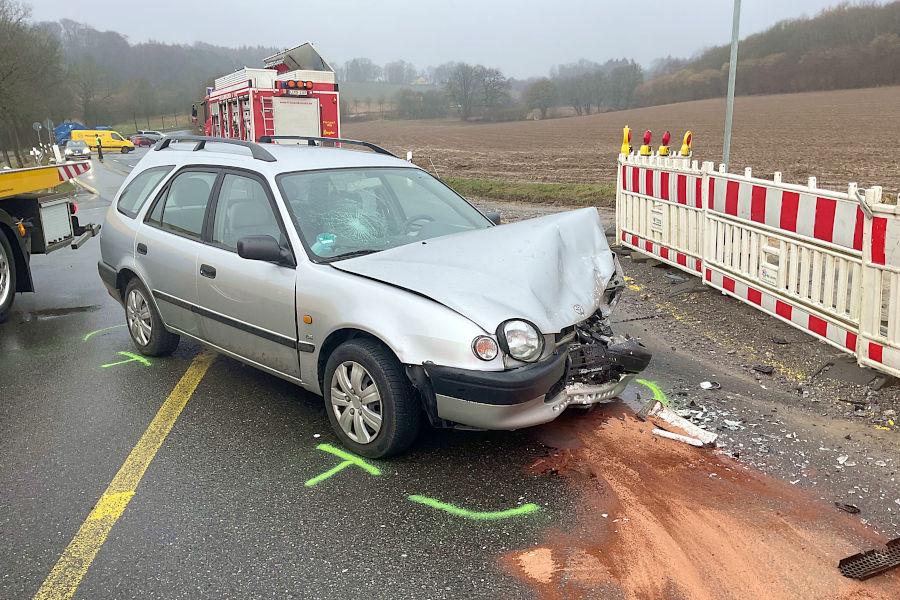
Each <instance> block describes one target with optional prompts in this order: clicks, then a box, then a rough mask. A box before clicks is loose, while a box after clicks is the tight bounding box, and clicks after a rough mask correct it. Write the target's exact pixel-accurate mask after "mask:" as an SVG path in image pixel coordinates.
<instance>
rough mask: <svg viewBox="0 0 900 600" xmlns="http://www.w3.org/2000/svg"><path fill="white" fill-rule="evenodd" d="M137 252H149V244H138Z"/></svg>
mask: <svg viewBox="0 0 900 600" xmlns="http://www.w3.org/2000/svg"><path fill="white" fill-rule="evenodd" d="M137 253H138V254H147V244H138V245H137Z"/></svg>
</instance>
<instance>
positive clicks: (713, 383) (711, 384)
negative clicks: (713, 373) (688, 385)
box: [700, 381, 722, 390]
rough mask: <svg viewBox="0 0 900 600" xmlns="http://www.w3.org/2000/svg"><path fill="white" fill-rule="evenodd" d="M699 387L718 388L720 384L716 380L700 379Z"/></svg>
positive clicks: (705, 388) (720, 386)
mask: <svg viewBox="0 0 900 600" xmlns="http://www.w3.org/2000/svg"><path fill="white" fill-rule="evenodd" d="M700 388H701V389H704V390H718V389H721V388H722V385H721V384H720V383H719V382H718V381H701V382H700Z"/></svg>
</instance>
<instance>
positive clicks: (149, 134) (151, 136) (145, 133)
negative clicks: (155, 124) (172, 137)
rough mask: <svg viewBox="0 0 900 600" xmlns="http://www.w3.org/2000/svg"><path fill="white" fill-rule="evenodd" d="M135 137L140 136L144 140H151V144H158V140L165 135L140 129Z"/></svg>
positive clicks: (151, 130)
mask: <svg viewBox="0 0 900 600" xmlns="http://www.w3.org/2000/svg"><path fill="white" fill-rule="evenodd" d="M137 135H141V136H144V137H146V138H149V139H151V140H153V143H156V142H158V141H159V140H161V139H162V138H164V137H165V136H166V134H164V133H160V132H159V131H154V130H153V129H140V130H138V132H137Z"/></svg>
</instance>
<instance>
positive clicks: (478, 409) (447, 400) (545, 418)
mask: <svg viewBox="0 0 900 600" xmlns="http://www.w3.org/2000/svg"><path fill="white" fill-rule="evenodd" d="M634 377H635V376H634V375H622V376H621V378H620V379H619V380H618V381H610V382H607V383H604V384H602V385H598V386H583V385H581V384H573V385H570V386H566V387H565V388H564V389H563V390H562V391H560V392H558V393H557V394H556V395H554V396H553V397H552V398H548V397H547V396H546V395H543V396H538V397H537V398H533V399H531V400H527V401H525V402H521V403H518V404H485V403H483V402H477V401H472V400H463V399H462V398H454V397H452V396H444V395H441V394H437V395H436V396H435V401H436V403H437V411H438V416H440V417H441V418H442V419H446V420H447V421H453V422H454V423H459V424H461V425H466V426H468V427H474V428H477V429H522V428H523V427H532V426H534V425H541V424H542V423H549V422H550V421H552V420H553V419H555V418H557V417H558V416H559V415H561V414H562V412H563V411H564V410H565V409H566V408H567V407H568V406H569V405H574V404H577V405H582V406H589V405H591V404H599V403H603V402H609V401H611V400H613V399H614V398H616V397H617V396H618V395H619V394H621V393H622V391H623V390H624V389H625V388H626V387H627V386H628V383H629V382H630V381H631V380H632V379H633V378H634Z"/></svg>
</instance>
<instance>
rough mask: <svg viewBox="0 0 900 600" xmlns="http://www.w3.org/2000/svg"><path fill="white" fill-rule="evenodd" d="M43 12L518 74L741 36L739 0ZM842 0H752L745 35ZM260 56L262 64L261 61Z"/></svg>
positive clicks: (236, 5)
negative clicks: (736, 25)
mask: <svg viewBox="0 0 900 600" xmlns="http://www.w3.org/2000/svg"><path fill="white" fill-rule="evenodd" d="M26 2H28V3H30V4H31V5H32V7H33V15H34V18H35V19H36V20H42V21H43V20H58V19H61V18H69V19H74V20H76V21H81V22H83V23H87V24H89V25H92V26H93V27H95V28H97V29H101V30H103V29H111V30H114V31H118V32H120V33H123V34H125V35H126V36H128V38H129V40H131V41H132V42H140V41H145V40H148V39H156V40H159V41H164V42H176V43H191V42H194V41H204V42H208V43H211V44H218V45H223V46H239V45H243V44H249V45H258V44H263V45H269V46H280V47H290V46H294V45H297V44H299V43H301V42H305V41H307V40H311V41H312V42H313V43H315V44H316V46H317V47H318V48H319V50H320V52H322V54H323V55H324V56H325V58H326V60H330V61H332V62H343V61H345V60H347V59H350V58H353V57H356V56H367V57H369V58H371V59H372V60H374V61H375V62H377V63H379V64H383V63H385V62H387V61H390V60H395V59H399V58H402V59H405V60H408V61H411V62H412V63H414V64H415V65H416V66H417V67H420V68H421V67H425V66H428V65H436V64H440V63H442V62H446V61H449V60H462V61H467V62H472V63H482V64H485V65H488V66H494V67H499V68H500V69H502V70H503V71H504V72H505V73H506V74H507V75H509V76H513V77H528V76H531V75H543V74H546V73H547V71H548V70H549V69H550V67H551V66H553V65H555V64H560V63H566V62H573V61H575V60H577V59H579V58H582V57H584V58H589V59H591V60H595V61H598V62H602V61H604V60H606V59H609V58H616V57H629V58H634V59H636V60H637V61H639V62H640V63H642V64H644V65H647V64H649V63H650V61H652V60H653V59H654V58H656V57H659V56H665V55H667V54H671V55H673V56H690V55H691V54H693V53H694V52H696V51H697V50H700V49H702V48H704V47H707V46H712V45H716V44H722V43H725V42H727V41H728V40H730V38H731V10H732V3H731V2H730V1H729V0H678V1H671V0H667V1H659V0H643V1H634V0H618V1H616V0H594V1H589V0H562V1H548V0H543V1H540V2H538V1H535V0H443V1H437V0H318V1H312V0H292V1H278V0H265V1H261V0H255V1H251V0H216V1H214V2H210V1H209V0H202V1H199V0H153V1H151V2H148V1H144V0H137V1H135V0H116V1H108V0H102V1H101V0H89V1H88V2H73V1H72V0H26ZM833 4H835V0H744V2H743V15H742V22H741V36H742V37H743V36H745V35H746V34H748V33H753V32H757V31H760V30H762V29H765V28H766V27H768V26H770V25H772V24H773V23H775V22H777V21H779V20H782V19H786V18H790V17H797V16H801V15H808V16H812V15H814V14H815V13H817V12H819V11H820V10H821V9H822V8H824V7H827V6H830V5H833ZM249 66H254V65H249Z"/></svg>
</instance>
